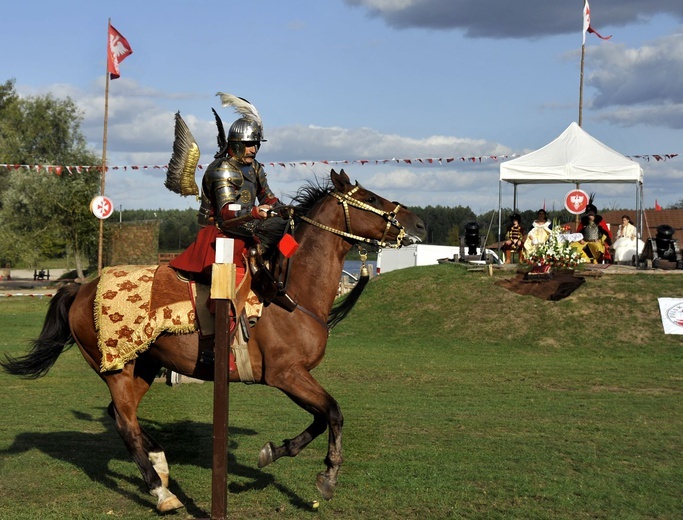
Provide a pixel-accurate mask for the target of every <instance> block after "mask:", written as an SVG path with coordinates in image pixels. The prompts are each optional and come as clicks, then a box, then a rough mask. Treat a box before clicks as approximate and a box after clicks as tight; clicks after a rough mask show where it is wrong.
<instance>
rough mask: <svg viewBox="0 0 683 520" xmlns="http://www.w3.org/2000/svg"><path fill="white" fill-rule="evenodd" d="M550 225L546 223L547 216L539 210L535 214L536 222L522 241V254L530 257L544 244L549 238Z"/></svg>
mask: <svg viewBox="0 0 683 520" xmlns="http://www.w3.org/2000/svg"><path fill="white" fill-rule="evenodd" d="M552 227H553V226H552V224H551V223H550V222H549V221H548V214H547V213H546V212H545V210H544V209H539V210H538V211H537V212H536V220H534V222H533V224H532V225H531V231H529V234H528V235H527V236H526V240H524V254H525V255H526V256H527V257H530V256H532V253H533V251H534V249H535V248H536V247H537V246H539V245H541V244H545V243H546V242H547V241H548V239H549V238H550V233H551V230H552Z"/></svg>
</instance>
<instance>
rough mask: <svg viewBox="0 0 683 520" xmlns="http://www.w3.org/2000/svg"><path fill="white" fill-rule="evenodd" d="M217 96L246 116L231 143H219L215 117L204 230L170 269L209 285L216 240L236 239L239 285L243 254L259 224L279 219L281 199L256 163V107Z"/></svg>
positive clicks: (238, 122) (203, 190)
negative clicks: (216, 143)
mask: <svg viewBox="0 0 683 520" xmlns="http://www.w3.org/2000/svg"><path fill="white" fill-rule="evenodd" d="M219 95H220V96H221V100H222V101H223V105H224V106H226V105H231V106H233V107H235V109H236V110H237V111H238V113H241V114H243V116H242V117H240V118H239V119H237V120H236V121H235V122H234V123H233V124H232V125H231V126H230V130H229V131H228V136H227V141H225V142H223V143H221V133H222V123H220V118H219V117H218V115H217V114H216V119H217V122H218V123H219V146H220V149H219V151H218V153H217V154H216V156H215V160H214V161H213V162H212V163H211V164H210V165H209V166H208V168H207V169H206V172H205V173H204V177H203V179H202V184H201V206H200V209H199V215H198V218H199V223H200V225H202V226H203V227H202V229H201V230H200V231H199V233H198V234H197V238H196V240H195V241H194V242H193V243H192V244H190V246H189V247H188V248H187V249H186V250H185V251H183V252H182V253H181V254H180V255H179V256H177V257H176V258H174V259H173V260H172V261H171V262H170V266H171V267H173V268H175V269H178V270H180V271H184V272H186V273H192V274H193V275H194V277H195V278H196V279H198V281H202V282H204V283H207V282H208V281H209V280H210V277H211V269H212V265H213V263H214V262H215V257H216V239H217V238H218V237H228V238H232V239H233V240H234V258H233V262H234V263H235V265H236V273H237V276H236V282H237V284H239V283H240V281H241V280H242V278H243V276H244V273H245V270H246V265H245V259H244V255H245V250H246V249H247V248H249V247H251V246H253V245H254V244H255V242H256V238H255V237H254V228H255V225H256V224H257V222H258V221H260V220H263V219H267V218H270V217H273V216H276V213H275V212H274V211H273V207H274V206H275V205H277V204H279V201H278V199H277V197H276V196H275V194H274V193H273V192H272V190H271V189H270V187H269V186H268V180H267V178H266V172H265V170H264V169H263V165H262V164H261V163H259V162H258V161H257V160H256V154H257V153H258V151H259V148H260V146H261V143H262V142H264V141H265V139H264V138H263V126H262V123H261V119H260V117H259V116H258V112H257V111H256V108H255V107H254V106H253V105H251V103H249V102H248V101H246V100H244V99H242V98H237V97H235V96H232V95H231V94H220V93H219ZM214 113H215V112H214ZM257 201H258V203H257Z"/></svg>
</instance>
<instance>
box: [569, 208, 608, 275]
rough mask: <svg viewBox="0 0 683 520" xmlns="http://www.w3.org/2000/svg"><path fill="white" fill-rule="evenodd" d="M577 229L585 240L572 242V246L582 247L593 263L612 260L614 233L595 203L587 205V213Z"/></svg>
mask: <svg viewBox="0 0 683 520" xmlns="http://www.w3.org/2000/svg"><path fill="white" fill-rule="evenodd" d="M576 231H577V232H578V233H581V234H582V235H583V240H581V241H580V242H578V243H576V242H575V243H572V247H574V248H576V249H580V250H581V251H582V252H583V253H584V255H585V257H586V259H587V260H588V261H589V262H591V263H594V264H597V263H599V262H603V261H604V262H611V260H612V256H611V254H610V252H609V246H610V245H611V244H612V233H610V230H609V228H608V227H607V225H606V224H605V222H604V220H603V219H602V217H601V216H600V215H598V208H596V207H595V206H594V205H593V204H588V206H586V214H585V215H584V216H583V217H581V222H580V223H579V226H578V227H577V228H576Z"/></svg>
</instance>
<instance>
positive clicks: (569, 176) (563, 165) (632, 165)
mask: <svg viewBox="0 0 683 520" xmlns="http://www.w3.org/2000/svg"><path fill="white" fill-rule="evenodd" d="M500 180H501V181H506V182H510V183H512V184H553V183H575V184H583V183H590V182H595V183H610V182H621V183H623V182H634V183H640V184H642V182H643V169H642V168H641V167H640V165H639V164H638V163H636V162H635V161H632V160H631V159H629V158H628V157H625V156H623V155H621V154H620V153H619V152H616V151H614V150H612V149H611V148H610V147H609V146H607V145H605V144H603V143H601V142H600V141H598V140H597V139H596V138H595V137H593V136H591V135H589V134H588V133H587V132H586V131H585V130H583V129H582V128H581V127H580V126H579V125H578V124H576V123H572V124H570V125H569V126H568V127H567V129H566V130H565V131H564V132H562V134H560V135H559V136H558V137H557V138H556V139H555V140H554V141H551V142H550V143H548V144H547V145H545V146H544V147H543V148H539V149H538V150H536V151H533V152H531V153H529V154H527V155H523V156H521V157H518V158H517V159H512V160H510V161H506V162H504V163H501V165H500Z"/></svg>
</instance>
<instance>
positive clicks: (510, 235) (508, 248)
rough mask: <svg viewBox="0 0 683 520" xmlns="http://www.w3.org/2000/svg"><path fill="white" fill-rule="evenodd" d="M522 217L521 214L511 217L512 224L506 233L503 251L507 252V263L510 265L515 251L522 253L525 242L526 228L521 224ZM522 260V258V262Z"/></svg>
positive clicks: (514, 214)
mask: <svg viewBox="0 0 683 520" xmlns="http://www.w3.org/2000/svg"><path fill="white" fill-rule="evenodd" d="M521 221H522V217H521V215H520V214H519V213H516V212H515V213H513V214H512V215H510V222H511V224H510V225H509V226H508V227H507V230H506V232H505V242H503V247H502V249H503V251H505V263H506V264H509V263H510V257H511V256H512V253H514V252H515V251H520V256H521V250H522V247H523V241H524V228H523V227H522V224H521ZM521 261H522V259H521V258H520V262H521Z"/></svg>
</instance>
